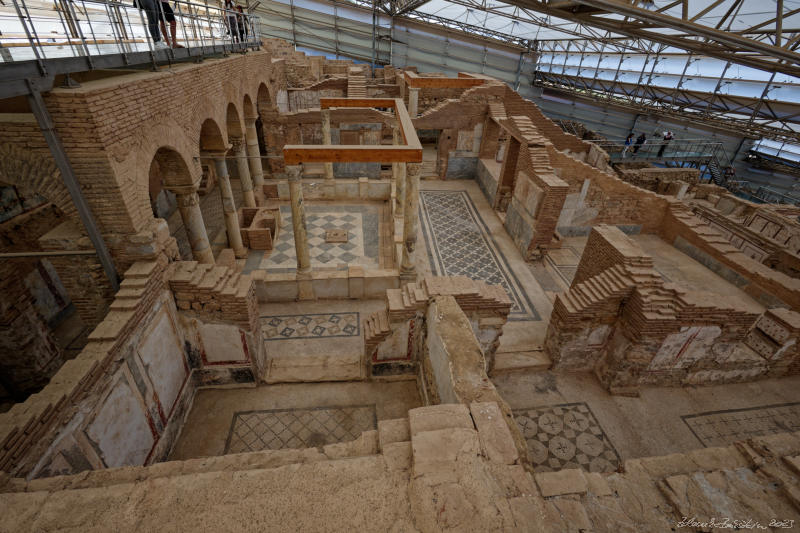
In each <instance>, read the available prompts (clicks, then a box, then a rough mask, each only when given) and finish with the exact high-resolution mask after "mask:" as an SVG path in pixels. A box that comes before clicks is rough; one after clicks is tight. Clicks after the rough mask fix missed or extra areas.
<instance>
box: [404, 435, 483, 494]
mask: <svg viewBox="0 0 800 533" xmlns="http://www.w3.org/2000/svg"><path fill="white" fill-rule="evenodd" d="M411 450H412V454H413V459H414V477H420V476H424V477H426V478H427V480H426V481H429V482H430V483H431V484H438V483H444V482H455V481H457V479H458V474H457V472H456V470H455V467H456V464H455V463H456V461H457V460H459V457H462V456H473V457H474V456H477V455H478V453H479V450H480V444H479V443H478V432H477V431H475V430H474V429H465V428H447V429H438V430H433V431H422V432H418V433H416V434H414V433H413V430H412V436H411Z"/></svg>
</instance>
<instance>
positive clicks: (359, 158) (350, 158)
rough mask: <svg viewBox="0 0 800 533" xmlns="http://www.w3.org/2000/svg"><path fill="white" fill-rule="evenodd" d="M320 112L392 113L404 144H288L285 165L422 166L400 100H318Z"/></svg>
mask: <svg viewBox="0 0 800 533" xmlns="http://www.w3.org/2000/svg"><path fill="white" fill-rule="evenodd" d="M319 105H320V108H321V109H330V108H333V107H368V108H388V109H393V110H394V114H395V117H396V118H397V124H398V126H399V127H400V135H401V138H402V139H403V144H401V145H393V146H383V145H348V144H337V145H333V144H321V145H320V144H316V145H309V144H287V145H286V146H284V147H283V159H284V162H285V163H286V164H287V165H299V164H300V163H421V162H422V144H420V142H419V138H418V137H417V130H416V129H414V123H413V122H411V117H410V116H409V114H408V110H407V109H406V106H405V104H404V103H403V100H402V99H401V98H320V99H319Z"/></svg>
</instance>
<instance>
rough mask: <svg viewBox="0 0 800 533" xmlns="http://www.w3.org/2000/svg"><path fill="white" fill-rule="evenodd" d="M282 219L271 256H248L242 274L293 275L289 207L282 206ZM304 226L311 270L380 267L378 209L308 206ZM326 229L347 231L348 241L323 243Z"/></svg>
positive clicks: (295, 258) (293, 262) (294, 262)
mask: <svg viewBox="0 0 800 533" xmlns="http://www.w3.org/2000/svg"><path fill="white" fill-rule="evenodd" d="M281 218H282V222H283V225H282V227H281V229H280V231H279V232H278V239H277V241H276V242H275V246H274V249H273V250H272V253H270V254H269V255H268V256H266V257H265V256H264V254H263V253H260V254H258V253H251V254H250V256H249V257H248V258H247V263H246V264H245V269H244V272H245V273H247V272H249V271H251V270H254V269H263V270H267V271H270V272H294V270H295V268H296V266H297V255H296V253H295V249H294V232H293V231H292V211H291V207H290V206H288V205H282V206H281ZM306 225H307V230H308V247H309V253H310V255H311V267H312V268H336V267H337V266H339V265H340V264H343V263H346V264H350V265H361V266H363V267H366V268H378V267H379V264H378V263H379V257H378V256H379V246H380V242H379V238H380V237H379V236H380V231H379V208H378V206H369V205H309V206H306ZM329 229H340V230H344V231H347V235H348V240H347V242H343V243H328V242H325V232H326V231H327V230H329Z"/></svg>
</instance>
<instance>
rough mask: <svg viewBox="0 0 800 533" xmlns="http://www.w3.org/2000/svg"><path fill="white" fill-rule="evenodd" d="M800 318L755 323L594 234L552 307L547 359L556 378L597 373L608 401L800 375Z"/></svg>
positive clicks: (607, 233) (721, 299) (782, 316)
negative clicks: (652, 389) (643, 389)
mask: <svg viewBox="0 0 800 533" xmlns="http://www.w3.org/2000/svg"><path fill="white" fill-rule="evenodd" d="M797 325H800V315H798V314H797V313H794V312H793V311H789V310H786V309H781V310H768V311H767V312H766V313H764V314H762V315H760V316H759V314H758V313H756V312H753V311H752V310H749V309H747V308H743V307H742V306H741V304H739V303H738V302H735V301H732V300H730V299H729V298H728V297H726V295H721V294H710V293H704V292H700V291H687V290H684V289H682V288H680V287H678V286H676V285H674V284H666V283H664V281H663V280H662V278H661V276H660V275H659V274H658V273H657V272H656V271H655V270H654V269H653V263H652V259H651V258H650V257H648V256H647V255H646V254H645V253H644V252H643V251H642V250H641V248H639V246H638V245H637V244H636V243H634V242H633V241H631V240H630V239H629V238H627V237H626V236H625V235H624V234H623V233H622V232H621V231H620V230H619V229H617V228H614V227H610V226H598V227H595V228H594V229H593V230H592V233H591V234H590V236H589V240H588V242H587V245H586V248H585V249H584V253H583V255H582V256H581V261H580V264H579V265H578V270H577V272H576V274H575V278H574V279H573V282H572V286H571V287H570V290H569V291H568V292H566V293H562V294H559V295H558V296H557V297H556V300H555V302H554V305H553V313H552V315H551V319H550V324H549V325H548V329H547V336H546V339H545V350H546V351H547V352H548V354H549V356H550V358H551V360H552V361H553V368H554V369H556V370H578V371H592V370H593V371H594V372H595V373H596V374H597V376H598V378H599V379H600V381H601V382H602V383H603V384H604V385H605V386H606V388H608V389H609V390H610V391H611V392H612V393H619V394H636V393H637V391H638V386H639V385H640V384H643V383H647V384H658V385H681V384H693V385H697V384H706V383H723V382H736V381H747V380H753V379H759V378H765V377H772V376H782V375H787V374H791V373H795V372H797V371H798V367H800V365H799V364H798V362H799V361H800V351H798V349H797V347H796V342H797V338H798V333H800V330H799V329H798V327H797Z"/></svg>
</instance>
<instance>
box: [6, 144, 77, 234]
mask: <svg viewBox="0 0 800 533" xmlns="http://www.w3.org/2000/svg"><path fill="white" fill-rule="evenodd" d="M0 182H3V183H7V184H8V185H13V186H14V187H16V188H17V189H19V190H20V191H22V192H24V193H28V194H33V193H35V194H38V195H40V196H43V197H45V198H47V199H48V200H49V201H50V202H52V203H53V204H54V205H55V206H56V207H57V208H58V209H60V210H61V212H62V213H64V215H66V216H67V217H70V218H74V219H76V220H77V219H78V210H77V209H76V208H75V204H73V203H72V198H71V197H70V195H69V192H68V191H67V187H66V186H65V185H64V182H63V181H62V179H61V172H60V171H59V170H58V167H56V164H55V162H54V161H53V160H52V159H50V155H49V154H46V155H45V154H38V153H32V152H30V151H28V150H24V149H22V148H20V147H18V146H15V145H12V144H4V145H0Z"/></svg>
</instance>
